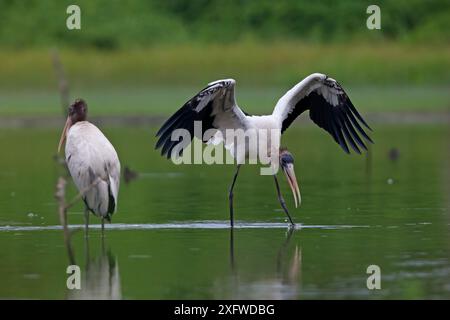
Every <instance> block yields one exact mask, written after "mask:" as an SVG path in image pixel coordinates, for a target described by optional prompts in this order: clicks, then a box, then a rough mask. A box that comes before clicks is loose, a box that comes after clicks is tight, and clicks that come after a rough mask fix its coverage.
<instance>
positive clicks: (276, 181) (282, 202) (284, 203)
mask: <svg viewBox="0 0 450 320" xmlns="http://www.w3.org/2000/svg"><path fill="white" fill-rule="evenodd" d="M273 178H274V179H275V186H276V187H277V194H278V200H279V201H280V204H281V207H282V208H283V210H284V212H285V213H286V215H287V216H288V218H289V221H290V222H291V225H292V226H295V223H294V221H293V220H292V218H291V216H290V215H289V211H288V209H287V207H286V202H284V198H283V196H282V195H281V191H280V185H279V184H278V179H277V176H276V175H273Z"/></svg>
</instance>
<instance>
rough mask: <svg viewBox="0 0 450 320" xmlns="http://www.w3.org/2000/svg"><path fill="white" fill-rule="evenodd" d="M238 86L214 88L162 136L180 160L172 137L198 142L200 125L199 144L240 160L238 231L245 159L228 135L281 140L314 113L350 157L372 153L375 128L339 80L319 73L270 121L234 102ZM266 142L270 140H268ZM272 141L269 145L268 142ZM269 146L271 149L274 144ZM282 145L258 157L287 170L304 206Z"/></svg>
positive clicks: (221, 83) (166, 151) (167, 152)
mask: <svg viewBox="0 0 450 320" xmlns="http://www.w3.org/2000/svg"><path fill="white" fill-rule="evenodd" d="M235 84H236V82H235V80H233V79H225V80H218V81H214V82H211V83H210V84H209V85H208V86H207V87H206V88H204V89H203V90H202V91H200V92H199V93H198V94H197V95H196V96H194V97H193V98H192V99H190V100H189V101H188V102H186V104H185V105H184V106H183V107H182V108H181V109H179V110H178V111H177V112H176V113H175V114H174V115H172V116H171V117H170V118H169V119H168V120H167V121H166V122H165V123H164V124H163V125H162V127H161V129H159V131H158V133H157V134H156V135H157V137H159V140H158V142H157V143H156V149H158V148H162V150H161V154H162V155H163V156H167V158H169V157H171V156H172V153H178V154H176V155H175V156H180V155H181V154H182V152H183V149H181V150H177V148H176V147H177V145H178V144H179V143H180V141H179V140H178V139H173V138H172V133H173V132H174V131H175V130H176V129H185V130H188V131H189V133H190V136H191V139H192V138H193V137H194V135H195V133H196V132H195V130H194V122H195V121H200V122H201V124H202V132H201V134H202V136H201V137H200V136H198V137H197V138H199V139H202V140H203V142H208V143H214V144H216V143H217V142H223V143H224V145H225V147H226V148H227V149H228V150H230V153H231V154H232V155H233V156H234V157H235V158H236V162H237V163H238V165H237V169H236V172H235V174H234V177H233V180H232V183H231V187H230V190H229V208H230V223H231V226H232V227H233V224H234V222H233V213H234V212H233V188H234V185H235V183H236V179H237V176H238V174H239V168H240V166H241V164H242V163H243V162H242V160H243V159H238V158H239V155H236V154H235V152H233V151H234V150H236V147H237V146H236V144H237V143H238V142H236V140H235V139H233V140H229V141H227V138H226V137H227V135H226V133H225V131H226V130H228V129H243V130H249V129H256V130H257V132H263V131H264V130H273V129H275V130H278V131H279V132H280V134H279V135H278V139H281V138H280V137H281V133H283V132H284V131H286V129H287V128H289V126H290V125H291V123H292V122H293V121H294V120H295V119H296V118H297V117H298V116H299V115H300V114H302V113H304V112H305V111H309V116H310V118H311V120H312V121H313V122H314V123H315V124H316V125H318V126H319V127H321V128H323V129H324V130H326V131H327V132H328V133H329V134H330V135H331V136H332V137H333V139H334V140H335V141H336V142H337V143H338V144H339V145H340V146H341V148H342V149H343V150H344V151H345V152H346V153H350V148H352V149H353V150H354V151H355V152H357V153H361V149H363V150H367V147H366V145H365V143H364V140H367V141H369V142H371V143H372V140H371V139H370V137H369V136H368V135H367V134H366V132H365V131H364V129H363V126H365V127H366V128H368V129H369V130H371V129H370V127H369V125H368V124H367V123H366V122H365V121H364V119H363V118H362V117H361V115H360V114H359V113H358V111H357V110H356V108H355V107H354V106H353V104H352V102H351V101H350V99H349V97H348V96H347V94H346V93H345V91H344V89H343V88H342V87H341V86H340V85H339V83H338V82H337V81H336V80H334V79H332V78H329V77H328V76H326V75H324V74H320V73H314V74H311V75H309V76H308V77H306V78H305V79H303V80H302V81H301V82H299V83H298V84H297V85H295V86H294V87H293V88H292V89H291V90H289V91H288V92H287V93H286V94H285V95H284V96H283V97H281V99H280V100H279V101H278V103H277V104H276V106H275V109H274V111H273V113H272V114H271V115H264V116H252V115H248V114H247V113H245V112H244V111H242V109H240V108H239V106H238V105H237V103H236V101H235V97H234V88H235ZM209 129H215V130H216V134H214V135H213V136H212V137H211V136H207V137H205V135H204V134H205V132H206V131H207V130H209ZM197 135H198V133H197ZM261 136H262V135H261ZM264 136H265V137H267V136H268V135H267V134H266V135H264ZM361 136H362V138H361ZM266 140H269V139H267V138H266ZM266 142H269V143H270V141H266ZM272 142H273V141H272ZM276 142H278V143H270V144H267V145H268V146H269V145H270V147H267V149H269V150H261V148H260V149H259V150H258V152H265V153H266V154H268V155H269V156H271V158H272V159H271V161H272V164H273V163H274V162H275V163H277V164H279V165H280V166H281V168H282V170H283V171H284V173H285V175H286V178H287V181H288V183H289V186H290V188H291V190H292V193H293V195H294V201H295V206H296V207H297V205H298V204H300V202H301V197H300V190H299V187H298V184H297V180H296V177H295V172H294V158H293V156H292V154H291V153H290V152H289V151H288V150H287V149H284V148H279V146H280V143H279V142H280V141H276ZM260 145H261V144H260ZM263 145H264V144H263ZM274 145H275V146H278V148H279V150H273V146H274ZM349 145H350V148H349ZM251 148H252V146H245V150H246V152H245V154H244V156H245V157H248V154H249V152H250V151H251ZM271 148H272V149H271ZM273 177H274V179H275V186H276V190H277V194H278V200H279V202H280V204H281V206H282V208H283V210H284V212H285V213H286V215H287V217H288V218H289V221H290V223H291V224H292V225H293V224H294V222H293V220H292V218H291V216H290V215H289V212H288V209H287V207H286V204H285V201H284V199H283V196H282V195H281V192H280V187H279V184H278V180H277V177H276V171H275V172H274V174H273Z"/></svg>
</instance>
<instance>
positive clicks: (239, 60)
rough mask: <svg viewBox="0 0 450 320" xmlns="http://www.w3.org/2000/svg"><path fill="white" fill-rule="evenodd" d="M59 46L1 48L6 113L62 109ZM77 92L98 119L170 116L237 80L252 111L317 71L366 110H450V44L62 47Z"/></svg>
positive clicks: (0, 87)
mask: <svg viewBox="0 0 450 320" xmlns="http://www.w3.org/2000/svg"><path fill="white" fill-rule="evenodd" d="M54 50H56V49H54V48H52V49H44V48H28V49H20V50H19V49H3V50H1V51H0V116H8V117H23V116H29V115H33V116H45V117H47V116H52V115H58V114H61V108H60V98H59V92H58V80H57V77H56V75H55V70H54V68H53V65H52V58H51V56H52V52H54ZM57 52H58V54H59V56H60V60H61V62H62V65H63V68H64V70H65V74H66V77H67V80H68V82H69V88H70V98H71V99H74V98H76V97H84V98H85V99H86V100H87V102H88V105H90V107H91V108H90V112H91V114H92V115H94V116H103V115H115V116H120V115H126V114H128V115H145V116H166V115H169V114H171V113H172V112H173V111H175V110H176V109H178V108H179V107H181V106H182V105H183V104H184V102H186V101H187V100H188V99H189V98H190V97H191V96H193V95H194V94H195V93H196V92H198V91H199V90H200V89H201V88H203V87H204V86H205V85H206V84H207V82H209V81H213V80H216V79H220V78H228V77H232V78H234V79H236V80H237V89H236V90H237V92H236V97H237V101H238V103H239V104H240V106H241V107H242V108H243V109H244V110H246V111H247V112H249V113H254V114H261V113H264V112H271V111H272V109H273V106H274V105H275V103H276V101H277V100H278V99H279V98H280V97H281V96H282V95H283V94H284V93H285V92H286V91H287V90H288V89H289V88H291V87H292V86H293V85H294V84H296V83H297V82H298V81H300V80H301V79H303V78H304V77H305V76H306V75H308V74H310V73H313V72H322V73H326V74H328V75H329V76H331V77H334V78H336V79H337V80H338V81H339V82H340V83H341V84H342V86H343V87H344V88H345V89H346V91H347V92H348V94H349V95H350V97H351V99H352V101H353V102H354V104H355V105H358V107H359V108H361V110H362V112H407V111H413V112H422V111H423V112H432V111H436V112H445V111H448V110H450V93H449V90H448V86H449V84H450V73H449V72H448V70H450V44H441V45H436V44H434V45H431V44H423V45H419V44H414V45H410V44H405V43H393V42H384V43H382V44H380V43H379V42H378V43H373V44H372V43H350V42H349V43H345V44H343V43H340V44H308V43H304V42H273V43H262V42H259V43H256V42H241V43H234V44H202V45H197V44H193V45H185V44H182V45H160V46H154V47H148V48H131V49H129V50H110V51H103V50H98V49H73V48H61V49H58V50H57Z"/></svg>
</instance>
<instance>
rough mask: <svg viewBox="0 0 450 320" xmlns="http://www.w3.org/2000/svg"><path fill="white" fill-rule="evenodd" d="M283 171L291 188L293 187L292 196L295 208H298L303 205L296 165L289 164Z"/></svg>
mask: <svg viewBox="0 0 450 320" xmlns="http://www.w3.org/2000/svg"><path fill="white" fill-rule="evenodd" d="M283 171H284V174H285V175H286V179H287V181H288V183H289V187H291V190H292V194H293V196H294V201H295V207H296V208H297V207H298V206H299V205H300V204H301V203H302V197H301V195H300V189H299V187H298V183H297V178H296V177H295V171H294V165H293V164H292V163H288V164H287V165H286V166H283Z"/></svg>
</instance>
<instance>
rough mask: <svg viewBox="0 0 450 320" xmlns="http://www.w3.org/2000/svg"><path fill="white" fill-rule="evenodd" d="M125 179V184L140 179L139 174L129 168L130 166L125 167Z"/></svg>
mask: <svg viewBox="0 0 450 320" xmlns="http://www.w3.org/2000/svg"><path fill="white" fill-rule="evenodd" d="M123 177H124V179H125V183H126V184H128V183H130V182H131V181H133V180H135V179H137V178H138V173H137V172H135V171H133V170H131V169H130V168H128V166H126V167H125V170H124V172H123Z"/></svg>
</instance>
